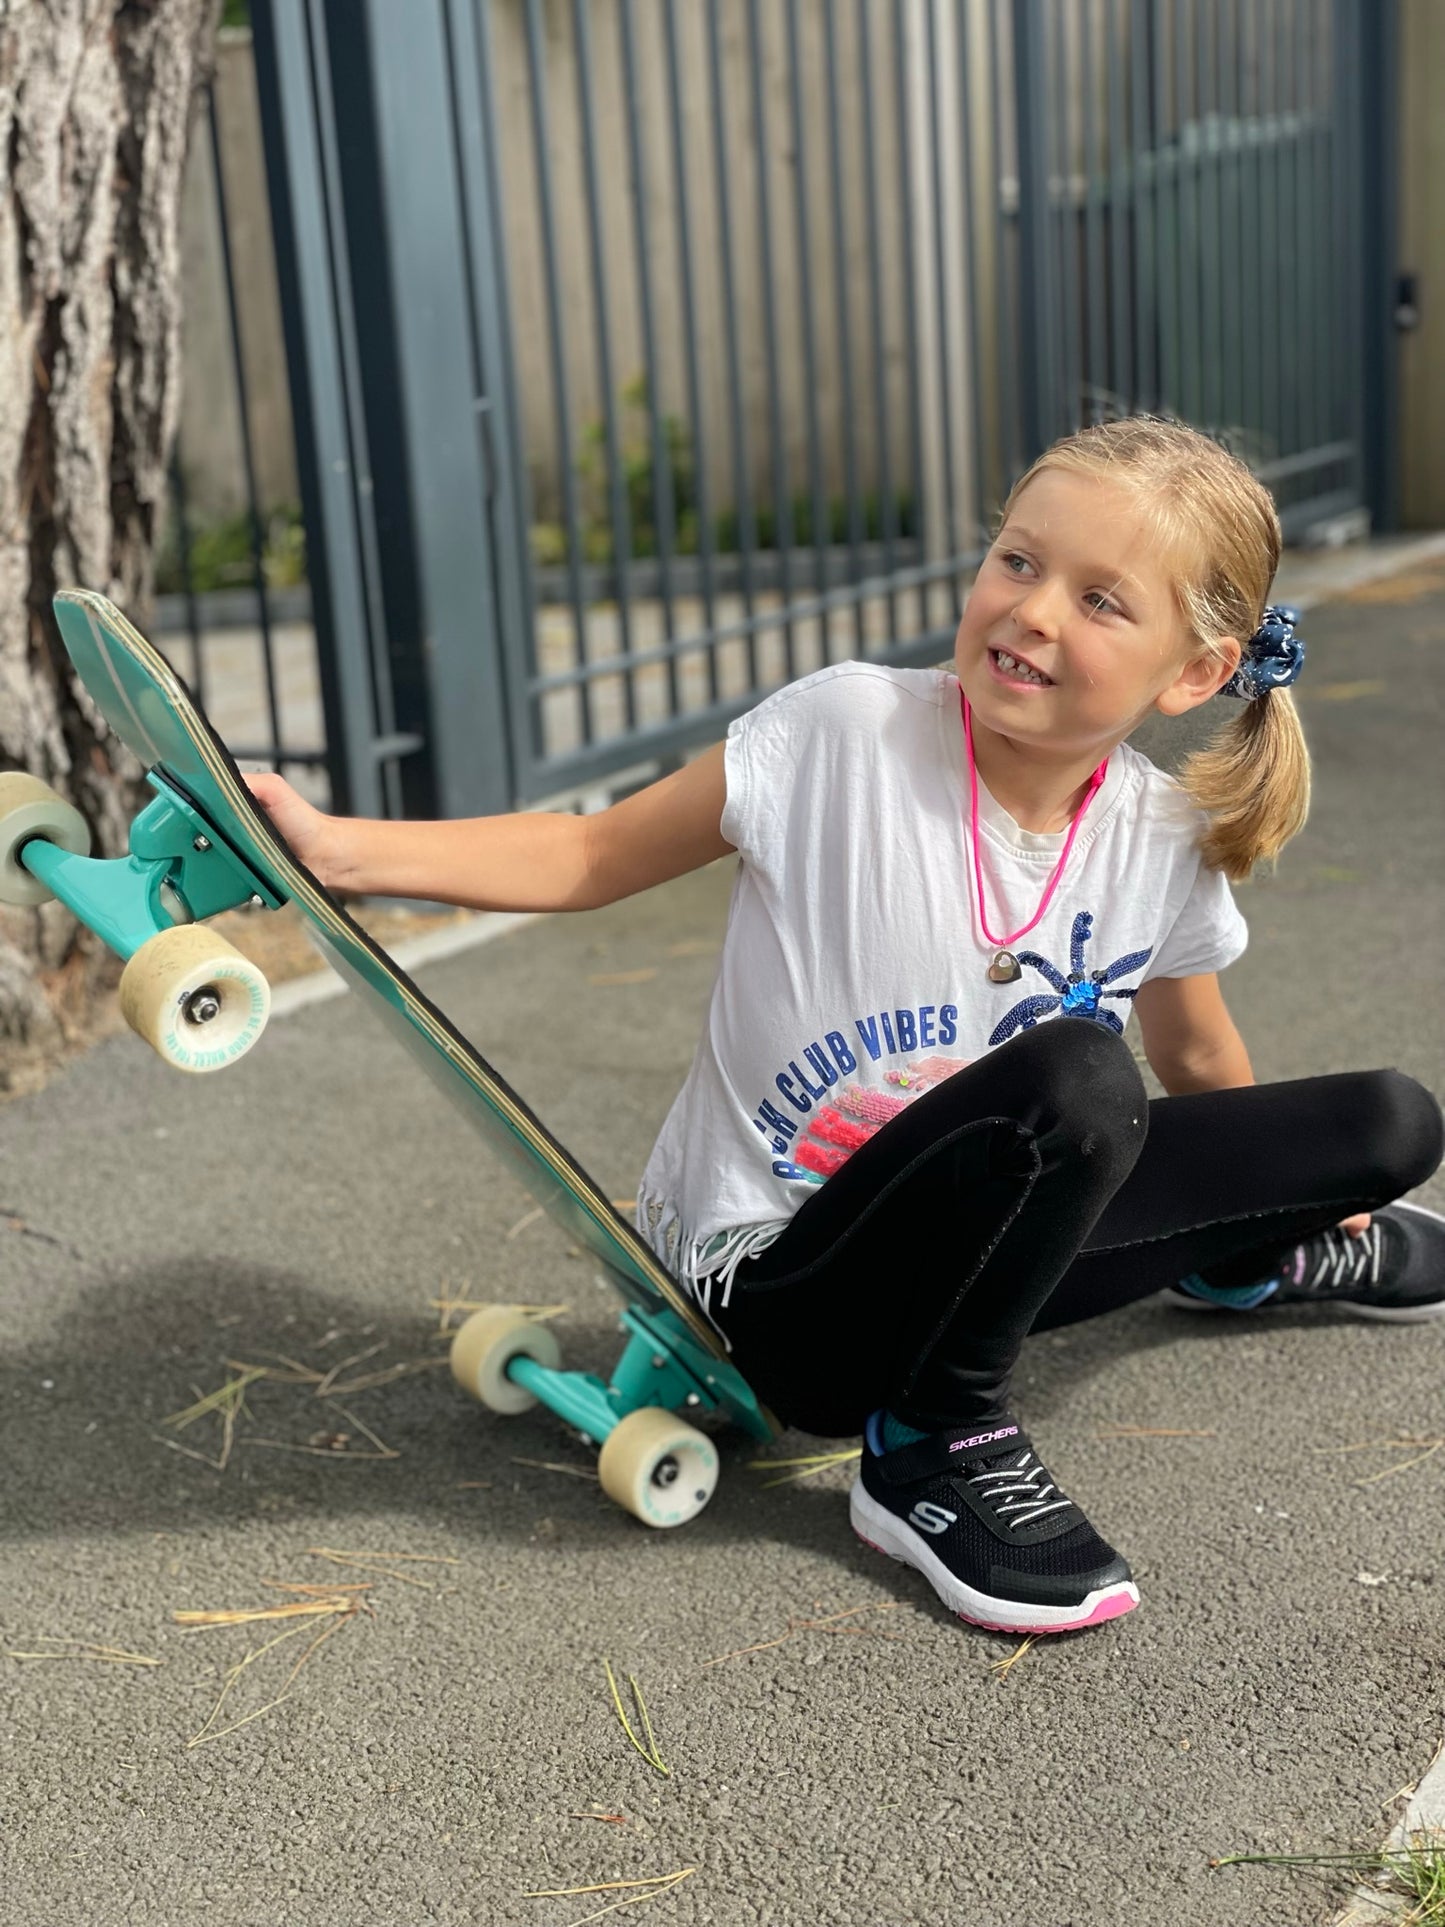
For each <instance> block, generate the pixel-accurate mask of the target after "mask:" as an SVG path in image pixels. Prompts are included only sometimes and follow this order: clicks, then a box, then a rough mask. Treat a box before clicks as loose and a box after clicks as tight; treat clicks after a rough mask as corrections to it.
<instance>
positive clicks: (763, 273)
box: [748, 0, 798, 682]
mask: <svg viewBox="0 0 1445 1927" xmlns="http://www.w3.org/2000/svg"><path fill="white" fill-rule="evenodd" d="M748 67H749V75H750V79H751V85H752V97H753V139H754V144H755V146H756V149H757V157H758V158H757V168H758V209H757V217H758V290H759V294H760V296H761V299H762V304H763V340H764V345H765V348H766V353H767V363H768V444H769V452H770V454H771V457H772V471H773V540H774V543H775V545H776V551H777V557H778V588H779V592H780V594H781V595H782V598H783V608H784V612H785V613H784V618H783V662H784V670H785V673H786V675H787V678H788V680H789V682H791V681H792V680H793V678H794V677H795V676H796V675H797V673H798V660H797V637H796V635H795V633H794V629H793V620H792V615H791V613H790V611H791V607H792V600H793V585H792V551H793V500H792V488H791V484H790V482H789V478H788V451H787V446H786V443H785V441H784V431H783V409H782V393H781V382H780V379H779V372H778V314H777V302H776V301H775V299H774V281H773V210H772V196H771V194H770V193H769V190H768V115H767V88H766V86H765V85H764V81H763V47H762V21H761V19H760V18H759V14H758V0H748Z"/></svg>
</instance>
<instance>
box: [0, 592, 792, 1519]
mask: <svg viewBox="0 0 1445 1927" xmlns="http://www.w3.org/2000/svg"><path fill="white" fill-rule="evenodd" d="M55 614H56V620H57V622H58V623H59V626H60V633H61V636H62V637H63V639H64V642H65V646H66V648H67V649H68V650H69V652H70V659H71V661H72V663H73V664H74V665H75V670H76V673H77V675H78V676H79V677H80V680H81V681H82V682H83V683H84V684H85V687H86V689H87V690H88V691H89V692H90V694H91V696H92V697H93V698H94V700H95V702H96V704H97V705H98V707H99V709H100V711H101V714H102V715H103V716H104V717H105V720H106V721H107V722H108V723H109V725H110V727H111V728H112V729H113V730H114V731H115V733H116V735H117V736H118V737H119V738H120V739H121V741H122V742H123V743H125V745H126V746H127V748H128V749H130V750H131V751H132V752H133V753H134V754H135V755H136V756H137V757H138V758H139V759H140V761H141V763H142V765H143V767H144V768H145V771H146V777H147V781H148V782H149V784H150V787H151V789H152V790H153V791H154V792H155V795H154V799H153V800H152V801H151V802H150V803H149V804H148V805H147V806H146V808H145V809H144V810H143V811H142V812H141V814H140V815H139V816H138V817H137V818H136V819H135V822H134V823H133V824H132V825H131V835H130V854H129V855H128V856H126V857H118V858H113V859H109V860H105V859H100V858H95V857H92V856H91V855H90V854H89V849H90V837H89V831H88V829H87V826H86V823H85V820H84V818H83V817H82V816H81V815H80V814H79V812H78V811H77V810H75V809H74V808H72V807H71V805H70V804H68V803H66V802H65V801H64V799H63V798H62V797H60V796H58V795H57V794H56V793H55V792H54V791H53V790H51V789H49V788H48V787H47V786H46V785H45V784H44V783H42V782H40V781H39V780H38V779H37V778H35V777H33V776H29V775H25V774H23V773H12V774H0V901H3V902H7V903H15V904H25V903H38V902H44V901H45V900H47V899H48V898H51V897H58V898H60V900H61V901H62V902H63V903H65V904H66V905H68V906H69V908H70V909H71V910H72V911H74V913H75V915H76V916H77V917H79V918H80V919H81V921H82V922H83V923H85V924H87V925H88V926H89V927H90V928H91V929H92V930H94V931H95V932H96V933H97V934H98V935H99V936H100V937H101V938H103V939H104V941H105V942H106V943H107V944H108V945H109V946H110V948H111V949H112V950H114V951H115V952H116V953H117V954H118V955H119V956H121V957H123V958H125V959H126V966H125V971H124V973H123V975H122V977H121V983H120V1001H121V1008H122V1010H123V1012H124V1014H125V1017H126V1021H127V1022H128V1023H129V1024H130V1026H131V1028H132V1029H133V1030H135V1031H136V1032H138V1033H139V1035H140V1036H141V1037H143V1038H144V1039H145V1040H146V1042H147V1043H149V1044H150V1045H151V1046H152V1048H153V1049H154V1050H156V1051H157V1052H158V1053H159V1055H160V1056H161V1057H162V1058H163V1059H164V1060H165V1061H166V1062H167V1063H168V1064H170V1065H173V1066H174V1067H175V1068H176V1069H177V1070H181V1071H188V1072H193V1073H205V1072H210V1071H216V1070H222V1069H224V1068H226V1067H227V1066H228V1065H230V1064H233V1063H235V1062H236V1061H237V1060H238V1059H239V1058H240V1057H242V1056H244V1055H245V1053H246V1052H247V1051H249V1050H250V1049H251V1048H252V1046H253V1045H254V1044H255V1043H256V1041H257V1039H258V1038H259V1037H260V1036H261V1033H262V1031H263V1030H264V1028H265V1024H266V1017H267V1013H268V1011H269V1008H270V991H269V988H268V986H267V984H266V980H265V978H264V977H263V976H262V974H261V972H260V971H259V970H258V969H257V968H256V966H255V965H254V964H253V963H251V961H250V960H249V959H248V958H246V957H244V956H243V955H242V954H241V953H240V951H238V950H237V949H236V948H235V947H234V946H233V945H231V944H230V943H228V942H227V941H226V939H225V938H224V937H222V936H221V935H220V934H219V933H218V932H216V931H213V930H209V929H207V928H206V922H205V920H206V919H207V918H208V917H213V916H216V915H218V914H219V913H220V912H221V911H223V910H232V909H236V908H238V907H239V906H241V905H243V904H253V905H264V906H265V907H267V908H269V909H272V910H277V909H280V908H281V906H282V905H283V904H286V903H290V904H294V905H295V907H296V909H297V911H298V912H299V913H300V915H301V916H302V917H303V918H304V920H305V922H306V924H307V925H308V927H309V931H310V934H311V936H312V938H313V939H314V940H315V942H316V944H317V946H318V948H319V949H320V950H321V952H322V954H323V955H324V956H325V957H326V959H327V961H328V962H329V963H330V964H331V965H332V966H333V968H334V969H335V970H336V971H337V972H338V973H339V975H340V976H341V977H342V978H344V979H345V980H346V982H347V983H348V984H349V985H350V986H351V988H352V989H353V990H354V991H355V992H356V994H357V995H358V996H359V997H360V998H361V1000H362V1001H363V1003H365V1004H367V1005H369V1006H370V1007H371V1009H373V1010H374V1011H375V1012H376V1014H377V1015H378V1016H379V1017H380V1018H381V1019H382V1021H383V1022H384V1023H385V1024H386V1026H387V1028H388V1029H390V1030H391V1031H392V1033H393V1035H394V1036H395V1037H396V1038H397V1040H398V1041H399V1042H400V1043H401V1044H402V1045H403V1046H404V1047H405V1048H406V1049H407V1051H408V1052H409V1053H410V1054H411V1055H412V1056H413V1057H414V1058H415V1059H416V1060H417V1061H418V1063H420V1065H421V1066H422V1068H423V1069H424V1070H425V1071H426V1073H427V1075H428V1076H429V1077H430V1078H431V1080H432V1081H433V1082H434V1083H435V1084H437V1085H438V1086H439V1087H440V1088H441V1089H442V1090H443V1091H444V1092H445V1093H446V1095H447V1096H448V1097H449V1098H450V1099H452V1101H453V1102H454V1103H455V1104H456V1105H457V1106H458V1108H459V1109H460V1110H461V1111H462V1112H464V1113H465V1115H466V1116H467V1118H468V1119H469V1120H470V1121H471V1123H472V1124H473V1126H474V1127H475V1128H476V1129H477V1130H478V1131H479V1132H480V1133H481V1135H482V1137H483V1138H484V1139H485V1140H486V1142H487V1143H488V1144H489V1145H490V1146H491V1148H492V1149H493V1150H494V1151H495V1152H496V1153H498V1155H499V1156H501V1158H502V1159H503V1160H504V1161H505V1163H506V1164H507V1165H508V1167H509V1168H510V1169H511V1170H512V1171H513V1173H514V1174H515V1175H516V1176H517V1177H518V1178H520V1179H521V1181H522V1183H523V1184H524V1185H525V1186H526V1187H527V1189H528V1190H529V1191H530V1192H531V1194H532V1196H533V1197H534V1198H535V1199H536V1201H537V1203H538V1204H540V1205H541V1206H542V1207H543V1209H544V1210H545V1211H546V1212H547V1213H548V1214H549V1215H550V1216H551V1217H552V1218H553V1219H554V1220H555V1221H556V1223H557V1224H558V1225H559V1226H560V1227H561V1228H562V1229H563V1230H564V1231H565V1232H566V1233H567V1234H568V1236H569V1237H570V1238H571V1239H573V1240H574V1241H575V1242H576V1243H577V1244H579V1245H581V1246H582V1247H583V1248H584V1249H585V1250H586V1251H588V1252H589V1253H590V1254H591V1256H592V1257H593V1258H594V1259H595V1260H596V1261H597V1263H598V1264H599V1265H600V1267H601V1270H602V1275H603V1278H604V1279H605V1281H606V1282H607V1283H608V1284H609V1285H611V1286H612V1287H613V1289H614V1290H616V1292H617V1293H618V1295H619V1296H620V1297H621V1299H622V1301H623V1312H622V1330H623V1331H624V1332H625V1334H626V1343H625V1346H624V1348H623V1351H622V1355H621V1357H620V1358H619V1360H618V1363H617V1367H616V1369H615V1371H614V1372H613V1374H612V1377H611V1379H610V1381H604V1380H603V1379H601V1378H598V1377H597V1376H596V1375H595V1374H592V1373H587V1372H569V1371H563V1370H562V1368H561V1357H560V1352H559V1348H558V1344H557V1340H556V1337H555V1334H554V1333H553V1332H552V1330H551V1328H550V1327H549V1326H547V1325H542V1324H538V1323H537V1322H535V1321H534V1320H533V1319H531V1318H529V1317H528V1316H527V1314H526V1313H525V1312H523V1311H521V1310H518V1309H517V1308H516V1307H513V1306H506V1305H491V1306H487V1307H486V1308H485V1309H484V1310H481V1311H477V1312H474V1313H473V1314H472V1316H471V1317H470V1318H469V1319H468V1320H467V1322H466V1323H465V1324H464V1325H463V1326H462V1327H461V1328H460V1329H459V1330H458V1332H457V1334H456V1337H455V1339H454V1341H453V1345H452V1352H451V1363H452V1370H453V1372H454V1374H455V1375H456V1378H457V1380H458V1381H459V1383H460V1384H461V1385H462V1386H463V1387H464V1388H465V1389H466V1390H467V1391H468V1392H470V1393H471V1394H472V1395H473V1396H474V1397H476V1398H478V1399H480V1400H481V1402H482V1403H483V1404H484V1405H486V1406H488V1407H489V1408H490V1409H491V1410H492V1411H494V1412H502V1413H510V1412H521V1411H525V1410H527V1409H528V1408H529V1407H530V1406H532V1405H534V1404H536V1403H537V1402H539V1401H540V1402H541V1403H542V1404H543V1405H546V1406H548V1407H550V1409H551V1410H552V1411H554V1412H556V1413H557V1414H558V1415H559V1416H560V1417H561V1418H563V1419H565V1420H566V1421H567V1423H568V1424H569V1425H572V1426H575V1427H577V1429H578V1430H579V1431H581V1432H583V1433H585V1434H586V1435H587V1436H588V1437H589V1438H591V1439H593V1440H595V1441H596V1443H597V1444H598V1445H599V1446H600V1447H601V1454H600V1459H599V1466H598V1469H599V1474H600V1477H601V1480H602V1484H603V1487H604V1488H605V1490H606V1491H607V1493H608V1494H609V1496H610V1497H612V1498H613V1499H614V1500H616V1501H617V1503H618V1504H619V1505H621V1506H623V1507H624V1508H625V1509H626V1510H627V1511H629V1512H631V1513H633V1514H634V1515H635V1516H636V1517H637V1518H639V1519H641V1520H643V1521H644V1522H645V1523H647V1524H648V1525H653V1526H672V1525H681V1524H683V1523H684V1522H685V1521H686V1520H688V1519H691V1518H693V1517H695V1516H696V1514H697V1513H698V1512H700V1511H701V1510H702V1508H703V1506H704V1505H706V1503H707V1501H708V1499H709V1498H710V1497H711V1496H712V1492H713V1489H714V1487H715V1485H716V1483H717V1476H718V1458H717V1451H716V1448H715V1447H714V1445H713V1442H712V1440H711V1438H709V1437H708V1436H707V1434H706V1433H704V1432H701V1431H699V1430H697V1429H696V1428H695V1427H694V1426H693V1425H691V1424H689V1423H688V1422H687V1420H686V1418H684V1417H683V1416H681V1415H682V1414H684V1413H687V1414H690V1415H692V1416H698V1415H700V1414H701V1413H702V1412H704V1411H720V1412H721V1413H723V1414H724V1415H725V1416H726V1417H727V1418H729V1419H730V1420H732V1421H733V1422H735V1423H736V1424H738V1425H740V1426H741V1427H742V1428H743V1429H744V1430H745V1431H747V1432H749V1433H751V1434H752V1435H753V1436H754V1437H755V1438H760V1439H766V1438H769V1437H770V1436H772V1434H773V1432H774V1430H775V1429H776V1427H775V1421H774V1420H773V1418H772V1416H771V1414H770V1413H768V1412H767V1410H766V1409H765V1408H764V1407H763V1406H761V1405H760V1404H759V1403H758V1401H757V1399H756V1398H755V1397H754V1396H753V1394H752V1392H751V1391H750V1390H749V1388H748V1386H747V1384H746V1382H745V1381H744V1380H743V1378H742V1377H741V1376H740V1375H739V1373H738V1372H737V1371H736V1370H735V1368H734V1367H733V1366H732V1365H730V1364H729V1363H728V1361H727V1360H726V1358H725V1357H724V1356H723V1354H722V1351H721V1348H720V1345H719V1343H718V1340H717V1337H716V1335H715V1334H714V1333H713V1332H712V1330H711V1328H710V1327H709V1326H708V1325H707V1323H706V1321H705V1320H704V1319H703V1318H702V1317H701V1315H700V1313H699V1312H698V1311H697V1309H696V1307H695V1306H694V1305H693V1304H692V1303H691V1301H690V1300H689V1299H688V1297H687V1296H686V1295H685V1293H684V1292H683V1291H682V1289H681V1288H680V1286H679V1285H678V1283H677V1281H676V1280H675V1279H674V1278H673V1277H672V1276H671V1275H670V1273H669V1272H668V1271H667V1270H666V1268H665V1267H664V1266H663V1265H662V1264H661V1263H660V1262H659V1261H658V1259H657V1257H656V1256H655V1254H654V1253H653V1252H652V1251H651V1250H650V1249H649V1248H648V1246H647V1245H646V1244H645V1243H644V1242H643V1241H642V1239H641V1238H640V1237H639V1236H638V1235H637V1233H636V1232H635V1231H634V1230H633V1229H632V1227H631V1226H630V1225H628V1224H627V1223H625V1222H624V1220H623V1219H622V1218H620V1217H619V1216H618V1214H617V1212H616V1211H614V1210H613V1208H612V1206H611V1204H609V1202H608V1201H607V1199H606V1198H605V1197H604V1196H603V1194H602V1193H601V1192H600V1191H599V1190H598V1188H597V1186H596V1185H595V1184H594V1183H593V1181H592V1179H591V1178H590V1177H588V1175H587V1173H586V1172H585V1171H584V1170H583V1169H582V1167H581V1166H580V1165H579V1164H578V1163H577V1162H576V1161H575V1159H573V1158H572V1157H571V1156H570V1155H569V1154H568V1152H567V1151H566V1150H565V1149H564V1148H563V1147H562V1145H560V1144H559V1143H558V1142H557V1140H556V1138H554V1137H553V1136H552V1135H551V1133H550V1132H549V1131H548V1130H547V1128H546V1127H545V1125H543V1124H542V1123H541V1122H540V1120H539V1119H538V1118H537V1117H536V1116H535V1115H534V1114H533V1112H532V1111H531V1110H530V1109H529V1108H528V1107H527V1105H526V1104H524V1103H523V1101H522V1100H521V1098H519V1097H518V1096H517V1094H516V1092H515V1091H513V1090H512V1088H511V1087H510V1085H508V1084H507V1083H506V1082H505V1080H504V1079H503V1078H501V1077H500V1076H499V1075H498V1074H497V1072H496V1071H495V1070H493V1068H492V1066H491V1065H490V1064H488V1063H487V1061H486V1059H485V1058H484V1057H482V1056H481V1054H480V1053H479V1052H478V1051H476V1050H475V1049H474V1048H473V1047H472V1045H471V1044H469V1043H468V1042H467V1040H466V1038H465V1037H463V1036H462V1035H461V1033H460V1032H459V1031H458V1030H457V1029H455V1027H454V1026H453V1025H452V1024H450V1023H449V1022H448V1021H447V1019H446V1018H445V1017H444V1016H443V1015H442V1013H441V1011H439V1010H438V1009H437V1007H436V1005H435V1004H433V1003H432V1002H430V1000H429V999H428V998H426V997H425V996H423V994H422V993H421V991H420V990H418V989H417V987H416V985H415V984H414V983H413V982H412V981H411V979H410V978H409V977H408V976H407V975H406V973H405V972H404V971H403V970H401V969H399V968H398V966H397V965H396V964H395V963H394V962H393V961H392V959H391V958H390V957H388V956H387V954H386V952H385V951H384V950H383V949H382V948H381V947H380V945H379V944H377V943H375V942H374V941H373V940H372V938H371V937H369V936H368V935H367V934H366V932H365V931H364V930H362V929H361V928H360V927H359V926H358V925H357V924H356V923H355V922H353V920H352V919H351V918H350V917H349V916H348V915H347V914H346V912H345V910H343V909H342V908H341V907H340V905H339V904H337V903H334V902H333V901H332V899H331V898H330V897H329V896H328V895H327V894H326V892H325V890H323V889H322V887H321V885H320V884H319V883H318V882H317V881H316V879H315V878H314V877H313V876H312V875H311V874H310V872H309V871H308V870H306V869H305V868H304V866H303V865H302V864H300V863H298V862H297V860H296V858H295V857H294V856H293V855H292V854H291V852H290V851H289V850H288V848H287V847H286V845H285V844H284V843H283V842H282V840H281V839H280V837H279V836H277V834H276V832H275V831H274V830H273V829H272V827H271V825H270V823H269V821H268V820H267V818H266V817H265V815H264V814H263V813H262V812H261V811H260V810H259V809H257V808H256V806H255V804H254V803H253V801H252V798H251V793H250V791H249V790H248V789H247V788H246V785H245V784H244V782H243V781H242V779H241V775H240V772H239V771H238V770H237V768H236V765H235V763H234V762H233V761H232V759H231V757H230V755H229V753H228V752H227V750H226V747H225V745H224V743H222V741H221V739H220V738H219V737H218V736H217V735H216V733H215V731H214V730H213V729H212V728H211V726H210V724H209V723H208V722H207V721H206V719H205V717H204V716H203V715H202V714H201V712H200V711H199V710H198V709H197V708H196V707H195V705H194V704H193V703H192V701H191V699H190V697H189V695H188V694H187V692H186V689H185V686H184V684H183V683H182V682H181V680H180V678H179V676H177V675H176V673H175V671H174V670H173V669H172V668H171V666H170V664H169V663H168V662H167V661H166V660H165V658H164V657H163V656H162V655H161V654H160V653H159V651H158V650H156V649H154V648H152V646H151V645H150V644H149V643H148V642H147V641H146V640H145V638H144V637H143V636H141V635H139V634H138V633H137V632H136V631H135V630H134V629H133V628H132V627H131V625H130V624H129V623H128V622H127V621H126V619H125V617H124V616H123V615H122V614H121V613H120V611H119V610H118V609H116V608H114V607H113V606H112V605H111V604H110V603H109V602H107V601H106V600H105V598H104V597H103V596H98V595H91V594H89V593H87V592H84V591H81V590H66V591H63V592H62V593H61V594H60V595H58V596H56V598H55Z"/></svg>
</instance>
